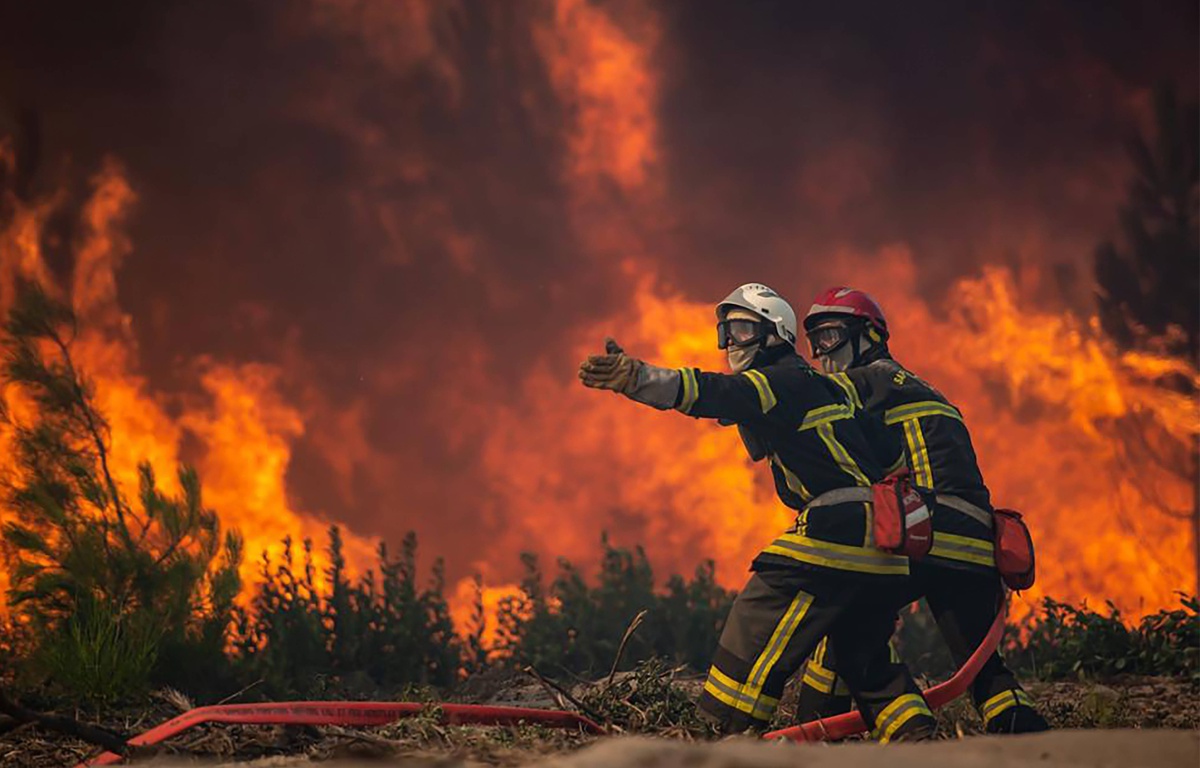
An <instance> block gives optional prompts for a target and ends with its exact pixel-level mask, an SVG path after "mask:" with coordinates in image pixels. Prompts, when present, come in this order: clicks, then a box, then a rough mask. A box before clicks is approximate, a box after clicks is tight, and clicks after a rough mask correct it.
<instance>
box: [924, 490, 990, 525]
mask: <svg viewBox="0 0 1200 768" xmlns="http://www.w3.org/2000/svg"><path fill="white" fill-rule="evenodd" d="M937 503H938V504H939V505H941V506H943V507H949V508H950V509H953V510H954V511H956V512H961V513H963V514H964V515H966V516H967V517H969V518H971V519H972V520H974V521H975V522H977V523H983V524H984V525H986V526H987V527H988V530H989V531H990V530H991V529H992V525H993V523H992V513H991V512H988V511H987V510H986V509H984V508H982V507H977V506H975V505H974V504H972V503H971V502H969V501H967V500H966V499H960V498H959V497H958V496H950V495H949V494H940V493H939V494H938V495H937Z"/></svg>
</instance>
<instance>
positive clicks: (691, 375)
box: [675, 368, 700, 413]
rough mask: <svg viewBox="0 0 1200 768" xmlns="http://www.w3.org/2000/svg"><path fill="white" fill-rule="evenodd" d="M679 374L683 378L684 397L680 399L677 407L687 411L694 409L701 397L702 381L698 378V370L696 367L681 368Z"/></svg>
mask: <svg viewBox="0 0 1200 768" xmlns="http://www.w3.org/2000/svg"><path fill="white" fill-rule="evenodd" d="M679 375H680V377H681V378H682V379H683V397H682V398H681V399H680V401H679V405H677V406H675V407H676V409H678V410H680V411H683V412H684V413H687V412H688V411H690V410H692V406H693V405H695V404H696V401H697V400H698V399H700V382H698V381H697V380H696V370H695V369H694V368H680V369H679Z"/></svg>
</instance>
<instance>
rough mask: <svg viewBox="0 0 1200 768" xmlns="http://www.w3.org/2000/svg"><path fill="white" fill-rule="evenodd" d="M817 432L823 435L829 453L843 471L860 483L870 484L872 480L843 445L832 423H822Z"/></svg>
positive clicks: (822, 438)
mask: <svg viewBox="0 0 1200 768" xmlns="http://www.w3.org/2000/svg"><path fill="white" fill-rule="evenodd" d="M817 434H818V435H820V436H821V440H822V441H824V443H825V447H826V448H828V449H829V453H831V454H832V455H833V460H834V461H836V462H837V465H838V466H839V467H841V468H842V471H843V472H845V473H846V474H848V475H850V476H851V477H853V478H854V479H855V481H856V482H857V483H858V484H859V485H870V484H871V481H870V480H869V479H868V478H867V476H866V475H864V474H863V471H862V469H861V468H860V467H859V466H858V462H856V461H855V460H854V458H853V457H852V456H851V455H850V452H849V451H847V450H846V446H844V445H842V444H841V443H840V442H839V441H838V439H837V434H836V433H835V432H834V431H833V425H832V424H822V425H821V426H819V427H817Z"/></svg>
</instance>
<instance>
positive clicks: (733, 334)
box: [717, 318, 766, 349]
mask: <svg viewBox="0 0 1200 768" xmlns="http://www.w3.org/2000/svg"><path fill="white" fill-rule="evenodd" d="M764 336H766V332H765V329H764V326H763V324H762V323H760V322H758V321H757V320H744V319H741V318H739V319H736V320H722V321H721V322H719V323H717V349H725V348H727V347H729V346H730V345H731V344H732V345H733V346H735V347H740V346H743V345H746V344H753V343H754V342H756V341H759V340H760V339H762V338H763V337H764Z"/></svg>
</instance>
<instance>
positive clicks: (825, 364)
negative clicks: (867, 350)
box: [817, 344, 854, 373]
mask: <svg viewBox="0 0 1200 768" xmlns="http://www.w3.org/2000/svg"><path fill="white" fill-rule="evenodd" d="M817 359H818V360H820V361H821V369H822V370H824V371H825V373H841V372H842V371H844V370H846V369H847V368H849V367H850V364H851V363H853V362H854V350H853V349H851V348H850V344H843V345H842V346H840V347H838V348H837V349H835V350H834V351H832V352H829V353H826V354H824V355H821V356H820V357H819V358H817Z"/></svg>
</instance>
